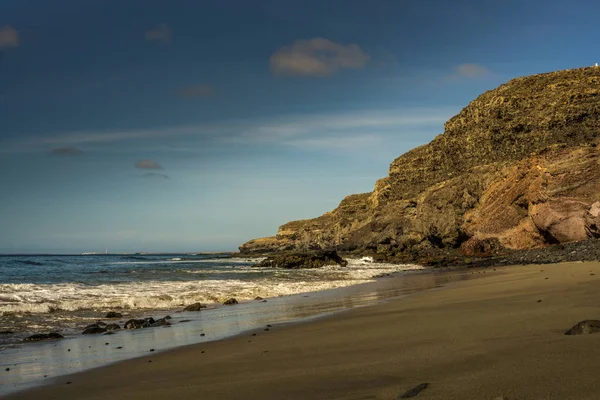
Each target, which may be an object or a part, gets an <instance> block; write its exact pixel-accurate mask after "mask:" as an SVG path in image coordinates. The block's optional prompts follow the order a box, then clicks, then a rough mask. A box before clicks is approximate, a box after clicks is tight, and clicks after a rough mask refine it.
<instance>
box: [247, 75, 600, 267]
mask: <svg viewBox="0 0 600 400" xmlns="http://www.w3.org/2000/svg"><path fill="white" fill-rule="evenodd" d="M599 138H600V68H598V67H591V68H581V69H575V70H566V71H558V72H552V73H547V74H538V75H532V76H528V77H523V78H517V79H513V80H511V81H509V82H508V83H506V84H504V85H501V86H500V87H498V88H496V89H494V90H491V91H488V92H486V93H484V94H482V95H481V96H479V97H478V98H477V99H475V100H474V101H472V102H471V103H470V104H469V105H468V106H467V107H465V108H464V109H463V110H462V111H461V112H460V113H459V114H458V115H456V116H454V117H453V118H451V119H450V120H449V121H448V122H446V123H445V125H444V133H443V134H440V135H438V136H437V137H436V138H435V139H434V140H433V141H432V142H431V143H429V144H426V145H423V146H420V147H417V148H415V149H413V150H411V151H409V152H408V153H406V154H403V155H402V156H400V157H398V158H397V159H396V160H394V161H393V162H392V164H391V166H390V169H389V174H388V176H387V177H385V178H383V179H380V180H379V181H377V183H376V184H375V188H374V190H373V192H370V193H364V194H356V195H350V196H348V197H346V198H345V199H344V200H342V202H341V203H340V205H339V206H338V207H337V208H336V209H335V210H333V211H330V212H328V213H326V214H324V215H322V216H320V217H318V218H314V219H309V220H303V221H293V222H289V223H287V224H285V225H282V226H281V227H280V228H279V231H278V233H277V235H276V236H273V237H268V238H261V239H254V240H251V241H249V242H247V243H245V244H243V245H242V246H240V251H241V252H242V253H266V252H272V251H288V250H293V251H303V250H313V249H326V248H334V247H335V248H337V249H338V250H341V251H347V252H350V251H352V252H357V253H363V254H364V253H370V254H373V253H376V254H380V255H384V256H385V257H386V258H394V257H396V258H406V257H407V256H412V257H413V258H414V257H422V256H425V255H427V254H436V253H439V252H440V251H442V252H443V251H456V252H458V251H459V250H460V251H461V252H462V253H463V254H470V255H485V254H486V253H491V252H494V251H497V250H499V249H526V248H533V247H540V246H545V245H548V244H555V243H563V242H570V241H576V240H582V239H586V238H590V237H598V236H600V228H599V227H600V202H599V201H600V158H599V156H600V150H599V149H598V147H597V144H598V141H599V140H600V139H599Z"/></svg>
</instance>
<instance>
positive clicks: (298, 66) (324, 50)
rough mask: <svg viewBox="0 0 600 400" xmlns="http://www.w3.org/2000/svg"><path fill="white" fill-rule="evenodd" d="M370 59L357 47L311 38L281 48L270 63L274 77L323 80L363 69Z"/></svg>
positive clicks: (355, 45)
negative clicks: (341, 72) (306, 77)
mask: <svg viewBox="0 0 600 400" xmlns="http://www.w3.org/2000/svg"><path fill="white" fill-rule="evenodd" d="M369 59H370V56H369V55H368V54H367V53H365V52H364V51H363V50H362V49H361V48H360V46H358V45H357V44H348V45H343V44H339V43H335V42H333V41H331V40H328V39H324V38H313V39H310V40H297V41H295V42H294V43H292V44H291V45H288V46H284V47H282V48H280V49H279V50H277V51H276V52H275V53H273V55H272V56H271V58H270V60H269V62H270V66H271V72H272V73H273V74H274V75H282V76H286V75H287V76H314V77H326V76H331V75H334V74H335V73H337V72H338V71H339V70H341V69H361V68H364V67H365V65H366V64H367V62H368V61H369Z"/></svg>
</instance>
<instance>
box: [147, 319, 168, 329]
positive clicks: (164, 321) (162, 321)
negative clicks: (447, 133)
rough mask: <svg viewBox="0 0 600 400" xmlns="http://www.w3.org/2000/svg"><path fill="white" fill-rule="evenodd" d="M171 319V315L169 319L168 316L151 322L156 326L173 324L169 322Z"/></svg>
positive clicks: (152, 325)
mask: <svg viewBox="0 0 600 400" xmlns="http://www.w3.org/2000/svg"><path fill="white" fill-rule="evenodd" d="M169 319H171V317H169V318H168V319H167V317H164V318H160V319H157V320H156V321H154V323H153V324H150V326H151V327H155V326H166V325H171V323H170V322H169Z"/></svg>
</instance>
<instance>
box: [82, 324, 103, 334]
mask: <svg viewBox="0 0 600 400" xmlns="http://www.w3.org/2000/svg"><path fill="white" fill-rule="evenodd" d="M104 332H106V328H103V327H101V326H98V325H96V326H89V327H87V328H85V330H84V331H83V332H82V335H94V334H97V333H104Z"/></svg>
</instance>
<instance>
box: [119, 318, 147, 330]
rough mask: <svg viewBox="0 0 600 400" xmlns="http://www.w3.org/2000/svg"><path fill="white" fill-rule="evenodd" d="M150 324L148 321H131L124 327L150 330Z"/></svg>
mask: <svg viewBox="0 0 600 400" xmlns="http://www.w3.org/2000/svg"><path fill="white" fill-rule="evenodd" d="M152 321H154V320H152ZM150 324H151V323H150V322H149V321H148V320H146V319H130V320H129V321H127V322H125V325H123V329H141V328H148V327H149V326H150Z"/></svg>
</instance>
